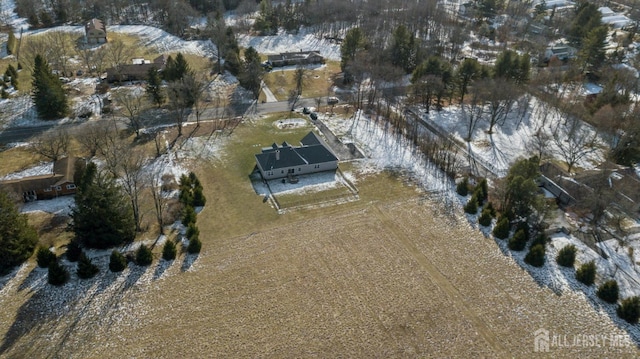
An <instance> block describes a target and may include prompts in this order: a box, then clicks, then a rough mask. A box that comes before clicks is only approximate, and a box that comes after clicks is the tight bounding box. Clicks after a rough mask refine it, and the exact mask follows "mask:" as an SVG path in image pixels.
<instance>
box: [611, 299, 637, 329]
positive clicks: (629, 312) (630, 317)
mask: <svg viewBox="0 0 640 359" xmlns="http://www.w3.org/2000/svg"><path fill="white" fill-rule="evenodd" d="M616 312H617V313H618V316H619V317H620V318H622V319H624V320H626V321H627V322H629V323H631V324H636V323H638V319H639V318H640V297H629V298H626V299H623V300H622V302H621V303H620V305H619V306H618V309H617V310H616Z"/></svg>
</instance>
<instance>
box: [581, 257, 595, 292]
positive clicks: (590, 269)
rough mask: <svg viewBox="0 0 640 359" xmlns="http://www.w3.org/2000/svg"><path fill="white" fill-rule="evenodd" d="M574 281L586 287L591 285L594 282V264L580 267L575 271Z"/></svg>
mask: <svg viewBox="0 0 640 359" xmlns="http://www.w3.org/2000/svg"><path fill="white" fill-rule="evenodd" d="M576 279H577V280H579V281H580V282H582V283H584V284H585V285H587V286H589V285H592V284H593V282H594V281H595V280H596V263H595V262H594V261H591V262H589V263H585V264H583V265H581V266H580V268H578V270H577V271H576Z"/></svg>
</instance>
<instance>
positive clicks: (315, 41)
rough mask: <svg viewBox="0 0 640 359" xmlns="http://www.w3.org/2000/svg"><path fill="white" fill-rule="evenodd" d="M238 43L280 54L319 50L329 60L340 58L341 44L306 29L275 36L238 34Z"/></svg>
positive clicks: (267, 52)
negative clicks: (319, 36) (296, 32)
mask: <svg viewBox="0 0 640 359" xmlns="http://www.w3.org/2000/svg"><path fill="white" fill-rule="evenodd" d="M238 43H239V44H240V46H243V47H250V46H251V47H253V48H254V49H256V50H257V51H258V52H260V53H264V54H278V53H281V52H291V51H318V52H319V53H320V55H322V56H324V57H325V58H326V59H329V60H336V61H337V60H340V46H339V45H337V44H334V43H332V42H331V41H329V40H325V39H321V38H318V36H317V35H316V34H313V33H311V32H309V31H307V30H305V29H302V30H301V31H300V32H299V33H298V34H295V35H293V34H287V33H286V32H284V31H281V32H280V33H278V35H273V36H249V35H244V36H238Z"/></svg>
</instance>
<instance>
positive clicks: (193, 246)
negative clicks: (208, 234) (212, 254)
mask: <svg viewBox="0 0 640 359" xmlns="http://www.w3.org/2000/svg"><path fill="white" fill-rule="evenodd" d="M200 249H202V242H200V238H198V236H195V237H193V238H191V239H189V245H188V246H187V252H189V254H195V253H200Z"/></svg>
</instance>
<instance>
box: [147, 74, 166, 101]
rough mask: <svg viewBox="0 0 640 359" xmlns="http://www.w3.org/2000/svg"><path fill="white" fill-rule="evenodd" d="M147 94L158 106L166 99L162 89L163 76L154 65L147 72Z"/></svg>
mask: <svg viewBox="0 0 640 359" xmlns="http://www.w3.org/2000/svg"><path fill="white" fill-rule="evenodd" d="M146 90H147V96H148V97H149V100H150V101H151V102H152V103H154V104H155V105H156V106H158V107H160V106H161V105H162V104H163V103H164V101H165V95H164V91H163V90H162V78H161V77H160V72H159V71H158V69H157V68H155V67H152V68H150V69H149V72H147V88H146Z"/></svg>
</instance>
